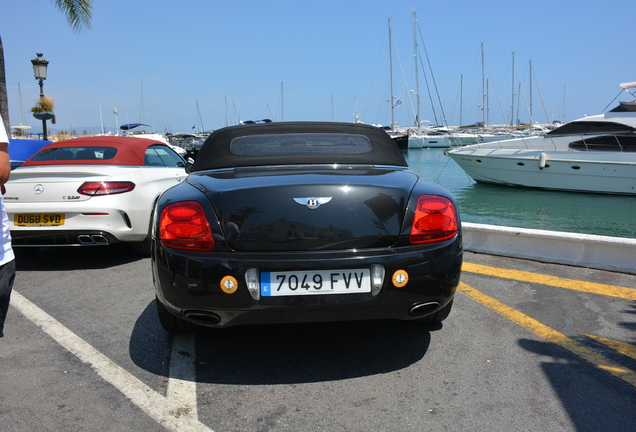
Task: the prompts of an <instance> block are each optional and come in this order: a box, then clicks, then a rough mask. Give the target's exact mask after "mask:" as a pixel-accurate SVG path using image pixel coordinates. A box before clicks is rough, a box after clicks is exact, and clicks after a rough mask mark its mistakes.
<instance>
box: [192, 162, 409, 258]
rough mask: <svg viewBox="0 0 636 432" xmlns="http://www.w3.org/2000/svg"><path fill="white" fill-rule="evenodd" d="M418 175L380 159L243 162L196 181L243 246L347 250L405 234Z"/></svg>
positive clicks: (229, 236) (228, 234)
mask: <svg viewBox="0 0 636 432" xmlns="http://www.w3.org/2000/svg"><path fill="white" fill-rule="evenodd" d="M417 179H418V177H417V176H416V175H415V173H413V172H412V171H410V170H408V169H407V168H400V167H398V168H395V167H376V166H342V167H338V168H334V167H333V166H328V167H327V166H324V167H307V166H302V167H291V168H290V167H284V168H281V167H266V168H262V167H261V168H240V169H232V170H219V171H210V172H203V173H197V174H195V175H190V176H189V177H188V180H187V181H188V182H189V183H190V184H192V185H193V186H195V187H197V188H198V189H199V190H201V191H202V192H203V193H205V194H206V195H207V197H208V198H209V199H210V201H211V202H212V204H213V206H214V208H215V211H216V216H217V218H218V220H219V222H220V224H221V227H222V228H223V229H224V234H225V238H226V240H227V241H228V245H229V246H230V247H231V248H232V249H234V250H239V251H294V250H303V251H307V250H340V249H356V248H375V247H389V246H392V245H394V244H395V243H396V242H397V239H398V236H399V234H400V231H401V227H402V222H403V220H404V215H405V211H406V203H407V202H408V198H409V195H410V192H411V190H412V189H413V187H414V185H415V183H416V182H417Z"/></svg>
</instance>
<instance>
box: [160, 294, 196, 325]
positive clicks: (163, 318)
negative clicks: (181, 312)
mask: <svg viewBox="0 0 636 432" xmlns="http://www.w3.org/2000/svg"><path fill="white" fill-rule="evenodd" d="M155 303H156V304H157V315H158V316H159V322H160V323H161V327H163V328H164V330H166V331H167V332H169V333H194V332H195V331H196V325H195V324H193V323H191V322H188V321H184V320H182V319H181V318H179V317H177V316H175V315H173V314H171V313H170V312H169V311H168V309H166V307H165V306H164V305H163V304H161V302H160V301H159V299H157V298H155Z"/></svg>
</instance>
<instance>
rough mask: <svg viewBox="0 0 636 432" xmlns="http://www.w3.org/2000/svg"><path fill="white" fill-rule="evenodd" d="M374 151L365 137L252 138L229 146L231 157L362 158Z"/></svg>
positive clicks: (291, 136) (328, 135)
mask: <svg viewBox="0 0 636 432" xmlns="http://www.w3.org/2000/svg"><path fill="white" fill-rule="evenodd" d="M371 149H372V145H371V141H370V140H369V138H367V137H366V136H363V135H351V134H330V133H307V134H277V135H276V134H271V135H269V134H268V135H251V136H243V137H239V138H235V139H233V140H232V142H231V143H230V151H231V152H232V154H235V155H244V156H265V155H303V154H306V155H311V154H313V155H320V154H323V155H324V154H361V153H368V152H370V151H371Z"/></svg>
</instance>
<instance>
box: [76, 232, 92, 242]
mask: <svg viewBox="0 0 636 432" xmlns="http://www.w3.org/2000/svg"><path fill="white" fill-rule="evenodd" d="M77 241H79V242H80V243H81V244H93V240H91V236H89V235H87V234H80V235H78V236H77Z"/></svg>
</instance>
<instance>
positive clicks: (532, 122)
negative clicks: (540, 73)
mask: <svg viewBox="0 0 636 432" xmlns="http://www.w3.org/2000/svg"><path fill="white" fill-rule="evenodd" d="M530 124H531V125H532V124H534V121H533V120H532V60H530Z"/></svg>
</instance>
